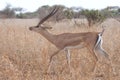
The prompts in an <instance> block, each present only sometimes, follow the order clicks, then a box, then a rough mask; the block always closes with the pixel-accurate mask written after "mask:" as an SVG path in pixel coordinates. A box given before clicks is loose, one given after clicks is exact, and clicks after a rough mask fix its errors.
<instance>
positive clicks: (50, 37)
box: [39, 30, 56, 43]
mask: <svg viewBox="0 0 120 80" xmlns="http://www.w3.org/2000/svg"><path fill="white" fill-rule="evenodd" d="M39 33H40V34H41V35H42V36H43V37H45V38H46V39H47V40H48V41H50V42H51V43H54V42H55V40H56V35H53V34H51V33H49V32H48V31H47V30H43V31H40V32H39Z"/></svg>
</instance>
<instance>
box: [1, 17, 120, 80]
mask: <svg viewBox="0 0 120 80" xmlns="http://www.w3.org/2000/svg"><path fill="white" fill-rule="evenodd" d="M37 22H38V20H37V19H23V20H19V19H4V20H0V80H119V79H120V58H119V56H120V49H119V48H120V26H119V25H120V23H119V22H117V21H115V20H114V19H108V20H106V21H105V22H104V23H102V25H105V26H106V31H105V33H104V35H103V39H104V43H103V47H104V49H105V50H106V51H107V52H108V54H109V56H110V58H111V62H112V69H111V68H110V66H109V65H107V64H105V63H104V62H99V63H98V64H97V67H96V71H95V72H94V73H93V72H92V71H91V69H92V68H93V61H94V57H93V56H92V55H90V52H89V51H88V50H87V49H86V48H83V49H77V50H75V49H72V50H71V72H72V73H71V74H70V73H69V68H68V65H67V62H66V57H65V53H64V51H61V52H60V53H59V54H58V55H56V56H55V57H54V63H53V65H52V68H51V72H52V73H54V74H52V75H45V74H44V73H45V72H46V70H47V67H48V62H49V58H50V56H51V55H52V54H53V53H54V52H55V51H56V50H57V48H56V47H55V46H54V45H53V44H51V43H49V42H48V41H47V40H46V39H45V38H44V37H43V36H41V35H40V34H38V33H35V32H31V31H29V30H28V27H29V26H34V25H36V24H37ZM78 22H79V23H80V21H79V20H78ZM79 23H78V24H79ZM83 24H84V26H85V25H86V22H85V23H83V22H82V24H81V23H80V24H79V25H77V26H76V25H75V24H74V21H71V20H65V21H62V22H58V23H52V22H47V23H46V25H48V26H52V27H53V29H52V30H50V32H51V33H52V34H60V33H64V32H72V33H76V32H88V31H101V30H102V28H101V27H100V25H99V26H98V27H96V26H94V27H91V28H88V27H84V26H83Z"/></svg>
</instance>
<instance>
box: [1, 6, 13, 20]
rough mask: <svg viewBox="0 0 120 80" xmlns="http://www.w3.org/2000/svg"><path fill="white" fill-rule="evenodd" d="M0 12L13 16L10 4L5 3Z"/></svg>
mask: <svg viewBox="0 0 120 80" xmlns="http://www.w3.org/2000/svg"><path fill="white" fill-rule="evenodd" d="M2 13H3V14H5V15H6V16H7V18H14V17H15V11H14V9H12V8H11V5H10V4H7V5H6V7H5V8H4V9H3V10H2Z"/></svg>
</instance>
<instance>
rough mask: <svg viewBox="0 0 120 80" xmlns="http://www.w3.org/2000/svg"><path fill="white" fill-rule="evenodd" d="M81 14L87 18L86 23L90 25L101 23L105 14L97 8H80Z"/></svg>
mask: <svg viewBox="0 0 120 80" xmlns="http://www.w3.org/2000/svg"><path fill="white" fill-rule="evenodd" d="M81 14H82V15H84V16H85V17H86V18H87V20H88V25H89V26H92V25H94V24H96V23H101V22H103V21H104V20H105V16H104V15H102V14H101V12H100V11H98V10H88V9H86V10H82V11H81Z"/></svg>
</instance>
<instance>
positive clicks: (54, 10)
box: [29, 7, 58, 32]
mask: <svg viewBox="0 0 120 80" xmlns="http://www.w3.org/2000/svg"><path fill="white" fill-rule="evenodd" d="M57 11H58V8H57V7H55V8H54V9H53V10H52V11H51V12H50V13H49V14H48V15H47V16H45V17H44V18H43V19H41V20H40V21H39V23H38V24H37V26H32V27H29V30H31V31H35V32H40V31H41V30H42V31H43V30H46V29H52V27H47V26H44V25H42V23H44V22H45V21H46V20H47V19H49V18H50V17H51V16H53V15H54V14H55V13H56V12H57Z"/></svg>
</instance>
